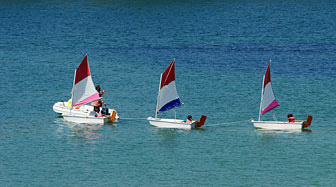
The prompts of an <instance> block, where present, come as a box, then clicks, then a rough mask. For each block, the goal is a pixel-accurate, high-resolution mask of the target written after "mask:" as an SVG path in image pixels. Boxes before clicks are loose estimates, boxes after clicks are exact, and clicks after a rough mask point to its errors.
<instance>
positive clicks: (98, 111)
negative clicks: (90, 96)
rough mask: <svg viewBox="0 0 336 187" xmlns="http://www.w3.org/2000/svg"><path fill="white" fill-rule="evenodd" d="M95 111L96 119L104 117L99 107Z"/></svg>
mask: <svg viewBox="0 0 336 187" xmlns="http://www.w3.org/2000/svg"><path fill="white" fill-rule="evenodd" d="M94 111H95V114H94V116H95V117H103V115H102V113H101V111H100V109H99V107H96V108H94Z"/></svg>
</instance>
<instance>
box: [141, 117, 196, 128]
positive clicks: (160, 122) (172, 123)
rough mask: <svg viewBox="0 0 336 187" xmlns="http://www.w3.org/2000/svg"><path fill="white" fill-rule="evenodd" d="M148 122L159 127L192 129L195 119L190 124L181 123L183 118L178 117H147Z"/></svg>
mask: <svg viewBox="0 0 336 187" xmlns="http://www.w3.org/2000/svg"><path fill="white" fill-rule="evenodd" d="M147 120H148V121H149V123H150V124H151V125H153V126H155V127H159V128H174V129H192V128H195V121H193V122H192V123H191V124H187V123H183V120H179V119H161V118H153V117H148V118H147Z"/></svg>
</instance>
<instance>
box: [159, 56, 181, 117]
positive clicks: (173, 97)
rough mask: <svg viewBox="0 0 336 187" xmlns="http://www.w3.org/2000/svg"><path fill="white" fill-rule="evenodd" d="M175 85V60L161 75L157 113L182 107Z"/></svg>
mask: <svg viewBox="0 0 336 187" xmlns="http://www.w3.org/2000/svg"><path fill="white" fill-rule="evenodd" d="M181 105H182V103H181V101H180V97H179V96H178V94H177V90H176V83H175V59H174V60H173V61H172V62H171V63H170V65H169V66H168V67H167V69H166V70H165V71H164V72H163V73H162V75H161V81H160V89H159V95H158V104H157V112H163V111H167V110H170V109H173V108H175V107H178V106H181Z"/></svg>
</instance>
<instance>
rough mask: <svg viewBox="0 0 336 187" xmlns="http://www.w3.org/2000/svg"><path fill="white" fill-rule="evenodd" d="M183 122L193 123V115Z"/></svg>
mask: <svg viewBox="0 0 336 187" xmlns="http://www.w3.org/2000/svg"><path fill="white" fill-rule="evenodd" d="M183 123H187V124H191V123H192V116H191V115H188V117H187V119H186V120H185V121H183Z"/></svg>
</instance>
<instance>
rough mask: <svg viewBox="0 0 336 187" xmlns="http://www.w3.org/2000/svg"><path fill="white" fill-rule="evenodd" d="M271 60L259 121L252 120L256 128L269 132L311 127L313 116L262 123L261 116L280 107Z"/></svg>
mask: <svg viewBox="0 0 336 187" xmlns="http://www.w3.org/2000/svg"><path fill="white" fill-rule="evenodd" d="M270 65H271V60H270V61H269V63H268V66H267V69H266V73H265V75H264V79H263V84H262V89H261V101H260V109H259V119H258V121H254V120H251V122H252V123H253V125H254V127H256V128H262V129H268V130H297V129H303V128H306V127H309V126H310V124H311V121H312V116H311V115H308V117H307V120H306V121H303V120H295V122H288V121H261V116H262V115H263V114H266V113H267V112H269V111H270V110H272V109H274V108H275V107H277V106H279V104H278V102H277V100H276V99H275V96H274V93H273V89H272V84H271V71H270Z"/></svg>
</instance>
